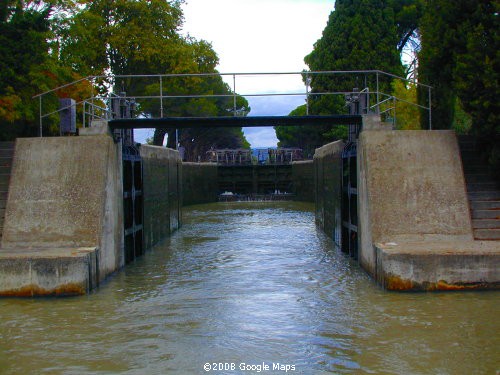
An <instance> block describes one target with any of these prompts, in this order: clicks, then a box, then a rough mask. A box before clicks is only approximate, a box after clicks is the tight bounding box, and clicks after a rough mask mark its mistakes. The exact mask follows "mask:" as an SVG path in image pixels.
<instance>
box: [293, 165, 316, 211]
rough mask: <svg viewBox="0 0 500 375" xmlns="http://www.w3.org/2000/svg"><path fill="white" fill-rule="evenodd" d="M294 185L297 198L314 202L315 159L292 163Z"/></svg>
mask: <svg viewBox="0 0 500 375" xmlns="http://www.w3.org/2000/svg"><path fill="white" fill-rule="evenodd" d="M292 186H293V194H294V195H295V200H297V201H302V202H314V199H315V198H314V196H315V194H314V162H313V160H304V161H294V162H293V163H292Z"/></svg>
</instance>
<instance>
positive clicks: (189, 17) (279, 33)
mask: <svg viewBox="0 0 500 375" xmlns="http://www.w3.org/2000/svg"><path fill="white" fill-rule="evenodd" d="M334 3H335V1H334V0H209V1H208V0H187V1H186V4H184V5H183V11H184V18H185V23H184V28H183V32H184V33H185V34H190V35H191V36H193V37H195V38H197V39H204V40H206V41H208V42H211V43H212V46H213V48H214V50H215V52H217V54H218V56H219V66H218V70H219V71H220V72H221V73H270V72H278V73H282V72H300V71H302V70H303V69H307V66H306V65H305V64H304V57H305V56H306V55H307V54H309V53H310V52H311V51H312V49H313V45H314V43H315V42H316V41H317V40H318V39H319V38H320V37H321V33H322V31H323V29H324V28H325V26H326V22H327V20H328V16H329V14H330V12H331V11H332V10H333V7H334ZM224 80H225V81H226V82H227V83H228V84H229V85H230V87H231V88H232V87H233V77H232V76H231V75H229V76H225V77H224ZM236 92H237V93H238V94H242V95H244V94H257V93H258V94H263V93H303V92H305V87H304V84H303V82H302V79H301V76H300V74H297V75H264V76H258V77H256V76H237V77H236ZM247 100H248V101H249V103H250V106H251V107H252V111H251V112H250V115H251V116H264V115H268V116H275V115H287V114H288V113H290V111H291V110H293V109H294V108H296V107H297V106H298V105H301V104H304V97H303V96H281V97H279V96H268V97H247ZM244 132H245V135H246V137H247V139H248V141H249V142H250V143H251V145H252V147H272V146H276V142H277V139H276V135H275V132H274V129H273V128H272V127H268V128H244ZM146 136H151V132H146V131H142V132H136V140H139V139H140V140H143V139H145V138H146Z"/></svg>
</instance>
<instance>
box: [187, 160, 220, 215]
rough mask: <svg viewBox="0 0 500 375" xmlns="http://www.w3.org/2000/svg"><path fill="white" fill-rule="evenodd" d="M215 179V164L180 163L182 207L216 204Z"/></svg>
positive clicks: (216, 190) (216, 184)
mask: <svg viewBox="0 0 500 375" xmlns="http://www.w3.org/2000/svg"><path fill="white" fill-rule="evenodd" d="M217 178H218V177H217V164H215V163H182V197H183V205H184V206H189V205H192V204H201V203H212V202H217V198H218V194H217V193H218V190H219V186H218V181H217Z"/></svg>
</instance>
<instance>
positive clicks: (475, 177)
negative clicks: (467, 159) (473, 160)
mask: <svg viewBox="0 0 500 375" xmlns="http://www.w3.org/2000/svg"><path fill="white" fill-rule="evenodd" d="M491 179H492V178H491V176H490V174H489V173H467V174H465V181H467V183H473V182H482V181H491Z"/></svg>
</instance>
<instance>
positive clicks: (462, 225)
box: [358, 131, 500, 290]
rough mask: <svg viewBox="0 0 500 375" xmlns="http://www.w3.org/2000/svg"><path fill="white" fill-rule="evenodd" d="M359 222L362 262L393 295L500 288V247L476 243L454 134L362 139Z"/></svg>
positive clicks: (386, 133) (372, 135) (396, 134)
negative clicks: (399, 292) (401, 291)
mask: <svg viewBox="0 0 500 375" xmlns="http://www.w3.org/2000/svg"><path fill="white" fill-rule="evenodd" d="M358 217H359V225H358V231H359V239H360V245H359V262H360V264H361V266H362V267H363V268H365V269H366V270H367V271H368V272H369V273H370V274H371V275H372V276H373V277H374V278H376V279H377V281H378V282H379V283H380V284H382V285H383V286H384V287H386V288H387V289H391V290H450V289H463V288H497V287H498V283H499V279H500V276H499V272H498V269H499V268H498V265H499V261H500V243H498V242H496V241H474V239H473V233H472V223H471V218H470V212H469V205H468V199H467V193H466V189H465V181H464V176H463V172H462V165H461V159H460V154H459V148H458V144H457V140H456V137H455V134H454V133H453V132H451V131H378V132H374V131H368V132H362V133H361V136H360V140H359V144H358Z"/></svg>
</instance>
